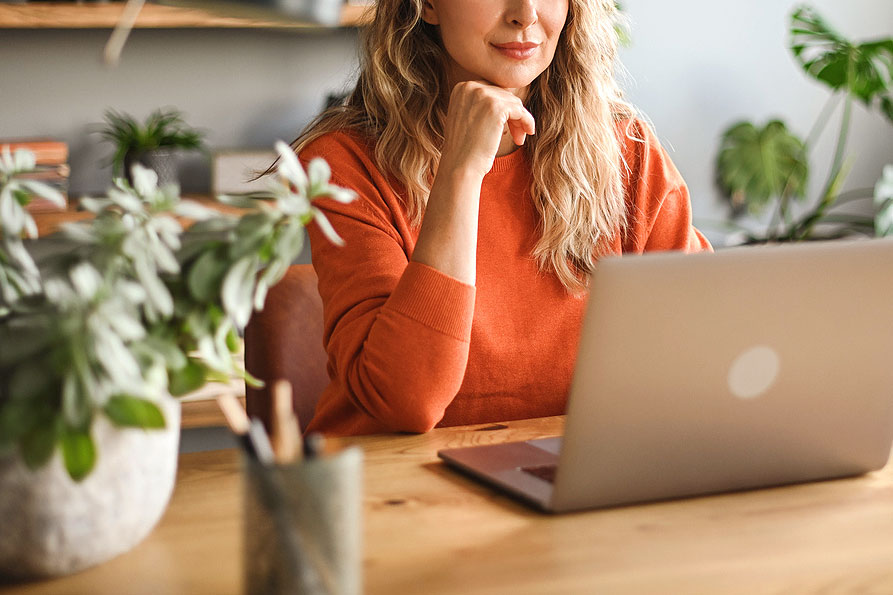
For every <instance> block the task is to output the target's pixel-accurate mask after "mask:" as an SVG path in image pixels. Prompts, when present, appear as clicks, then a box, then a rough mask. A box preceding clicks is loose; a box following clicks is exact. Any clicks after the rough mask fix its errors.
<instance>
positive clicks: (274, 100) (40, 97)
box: [0, 0, 893, 243]
mask: <svg viewBox="0 0 893 595" xmlns="http://www.w3.org/2000/svg"><path fill="white" fill-rule="evenodd" d="M812 4H813V5H814V6H815V7H817V8H818V9H819V11H820V12H821V14H823V15H824V16H825V17H826V18H827V19H828V20H829V21H830V22H831V23H832V24H833V25H834V26H835V27H836V28H838V29H839V30H840V31H841V32H842V33H843V34H844V35H847V36H849V37H853V38H856V39H862V38H867V37H876V36H881V35H891V34H893V2H890V1H889V0H850V1H848V2H839V1H837V0H815V1H814V2H813V3H812ZM624 5H625V7H626V11H627V13H628V14H629V16H630V18H631V19H632V23H633V30H632V37H633V40H632V45H631V46H630V47H629V48H626V49H624V50H623V51H622V59H623V62H624V64H625V66H626V69H627V70H628V71H629V73H630V75H631V77H632V80H631V81H629V83H628V84H627V91H628V95H629V97H630V98H631V100H632V101H633V102H634V103H636V104H637V105H638V106H639V107H640V108H642V109H643V110H644V111H645V112H646V113H647V114H648V116H650V118H651V119H652V121H653V122H654V124H655V126H656V128H657V132H658V135H659V137H660V138H661V140H662V141H663V142H664V143H665V145H666V146H667V147H668V149H670V150H671V155H672V157H673V160H674V161H675V162H676V165H677V166H678V167H679V169H680V170H681V171H682V174H683V175H684V176H685V178H686V180H687V181H688V183H689V186H690V188H691V191H692V200H693V205H694V210H695V216H696V218H697V219H698V220H699V221H705V220H709V219H722V218H723V217H724V214H725V206H724V203H723V202H722V200H721V198H720V196H719V194H718V192H717V191H716V189H715V187H714V183H713V163H714V160H715V155H716V148H717V146H718V142H719V135H720V132H721V131H722V130H724V129H725V128H726V127H727V126H728V125H729V124H731V123H732V122H733V121H736V120H738V119H750V120H753V121H756V122H759V123H764V122H765V121H766V120H768V119H769V118H770V117H781V118H782V119H784V120H785V121H787V122H788V124H789V125H790V126H791V127H792V129H793V130H794V131H796V132H797V133H798V134H800V135H801V136H805V135H806V134H807V132H808V130H809V128H810V126H811V125H812V122H813V121H814V120H815V118H817V117H818V114H819V112H820V110H821V108H822V106H823V105H824V102H825V100H826V98H827V97H828V92H827V91H826V90H825V88H824V87H823V86H821V85H820V84H819V83H817V82H814V81H813V80H811V79H808V78H807V77H806V76H805V75H804V74H802V72H801V71H800V68H799V66H797V65H796V64H795V63H794V61H793V60H792V58H791V56H790V52H789V51H788V50H787V43H788V40H787V28H788V21H789V15H790V13H791V10H792V7H793V6H794V2H791V1H787V0H785V1H781V2H780V1H779V0H751V1H749V2H729V1H728V0H673V1H668V0H626V1H625V2H624ZM107 35H108V32H107V31H24V30H0V137H14V136H33V135H50V136H58V137H61V138H63V139H64V140H67V141H68V142H69V143H70V145H71V150H72V156H71V163H72V180H71V184H72V191H73V193H77V194H79V193H85V192H86V193H96V192H100V191H102V190H103V189H104V188H105V186H106V185H107V183H108V179H109V174H108V171H107V170H104V169H98V168H97V162H98V161H99V160H101V159H102V158H104V157H105V156H107V155H108V153H109V147H108V145H106V144H104V143H101V142H100V140H99V138H98V137H97V136H96V135H94V134H89V130H90V125H91V123H96V122H100V121H101V119H102V111H103V109H104V108H106V107H114V108H116V109H119V110H124V111H129V112H131V113H133V114H134V115H137V116H140V117H142V116H144V115H146V114H147V113H148V112H149V111H151V109H153V108H155V107H158V106H162V105H174V106H177V107H179V108H180V109H181V110H183V111H184V112H186V114H187V118H188V121H189V122H190V123H192V124H193V125H195V126H198V127H202V128H205V129H207V131H208V140H209V142H210V144H211V145H212V146H213V147H215V148H229V147H237V146H240V147H268V146H270V144H271V143H272V141H273V140H274V139H276V138H280V137H281V138H286V139H287V140H290V139H291V138H292V137H293V136H294V134H295V133H296V132H297V131H298V129H299V128H301V127H302V126H303V125H304V124H305V123H306V122H307V121H308V120H309V118H311V117H312V116H313V115H314V114H315V113H316V112H317V111H318V109H319V108H320V106H321V105H322V102H323V99H324V96H325V94H326V92H328V91H332V90H339V89H342V88H343V86H344V85H345V84H346V83H349V82H350V81H351V80H352V77H353V76H354V72H355V69H356V39H357V32H356V31H355V30H340V31H331V32H326V33H298V34H295V33H285V32H275V31H264V30H248V31H228V30H171V31H151V30H136V31H134V32H133V34H132V36H131V39H130V40H129V41H128V44H127V46H126V47H125V50H124V54H123V60H122V63H121V65H120V66H119V67H118V68H117V69H114V70H109V69H106V68H104V67H103V66H101V64H100V62H99V56H100V52H101V50H102V46H103V44H104V43H105V41H106V39H107ZM838 120H839V114H838V116H837V117H836V118H835V119H834V122H832V125H831V126H829V129H828V131H826V133H825V135H824V137H823V138H822V142H821V143H820V145H819V146H818V147H817V150H816V151H815V152H814V154H813V158H814V159H813V168H814V175H813V180H812V182H813V184H812V187H813V190H812V195H813V196H814V195H815V194H816V193H817V192H818V188H817V187H818V186H820V185H821V184H823V183H824V177H823V176H822V175H820V174H821V173H822V171H823V169H824V170H826V169H827V167H828V164H829V163H830V160H831V151H832V149H833V147H831V144H832V142H833V140H834V137H835V134H836V126H837V122H838ZM850 153H851V154H852V155H853V156H855V157H856V158H857V160H856V161H855V164H854V167H853V171H852V174H851V175H850V178H849V181H848V184H847V187H848V188H856V187H867V186H873V185H874V183H875V181H876V180H877V178H878V177H879V176H880V173H881V169H882V167H883V165H884V164H885V163H891V162H893V126H891V125H890V124H888V123H887V122H886V121H885V120H883V119H882V118H881V117H880V116H879V115H876V114H873V115H869V114H868V113H866V111H865V110H864V109H863V108H862V107H861V106H859V107H857V108H856V110H855V116H854V124H853V130H852V137H851V141H850ZM181 173H182V176H183V182H184V189H185V190H196V191H204V190H207V188H208V170H207V166H205V165H204V164H203V163H202V162H201V161H200V160H199V159H197V158H194V159H192V160H191V161H189V162H188V163H187V164H186V168H185V171H183V172H181ZM703 227H704V228H705V231H706V232H707V233H708V235H709V236H710V237H711V239H713V240H714V241H715V242H717V243H719V242H721V234H719V233H717V232H716V231H715V230H713V229H711V228H708V227H706V226H703Z"/></svg>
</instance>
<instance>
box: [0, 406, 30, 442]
mask: <svg viewBox="0 0 893 595" xmlns="http://www.w3.org/2000/svg"><path fill="white" fill-rule="evenodd" d="M38 417H39V414H38V412H37V410H36V409H35V407H34V404H33V403H32V402H31V401H30V400H27V399H4V400H3V401H0V446H7V445H10V444H12V443H14V442H17V441H18V440H19V439H20V438H21V437H22V436H23V435H24V434H26V433H27V432H28V430H30V429H31V428H32V427H33V426H34V425H35V424H36V423H37V421H38Z"/></svg>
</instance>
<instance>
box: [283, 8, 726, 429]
mask: <svg viewBox="0 0 893 595" xmlns="http://www.w3.org/2000/svg"><path fill="white" fill-rule="evenodd" d="M614 10H615V7H614V2H613V0H569V1H568V0H379V2H378V6H377V11H376V17H375V21H374V23H373V24H372V25H371V26H370V28H369V31H368V32H367V37H366V41H365V54H364V59H363V65H362V71H361V74H360V78H359V81H358V84H357V87H356V89H355V90H354V92H353V94H352V95H351V97H350V98H349V100H348V102H347V104H346V105H345V106H341V107H338V108H334V109H332V110H329V111H328V112H326V113H324V114H323V115H322V116H321V117H320V118H319V119H318V120H317V121H316V122H315V123H313V124H312V125H311V126H310V128H309V129H308V131H306V132H305V133H304V134H303V135H302V136H301V137H300V138H299V139H298V140H297V141H295V145H294V146H295V148H296V150H297V151H298V152H299V154H300V156H301V158H302V160H305V161H307V160H309V159H311V158H313V157H323V158H324V159H326V161H328V162H329V164H330V166H331V168H332V171H333V183H335V184H338V185H341V186H345V187H348V188H350V189H352V190H354V191H356V192H357V194H358V199H357V200H356V201H354V202H352V203H349V204H341V203H337V202H335V201H324V202H323V203H321V204H320V206H321V207H322V208H323V210H324V211H325V213H326V215H327V216H328V218H329V220H330V221H331V223H332V225H333V226H334V228H335V229H336V230H337V232H338V233H339V234H340V235H341V236H342V237H343V239H344V242H345V244H344V246H343V247H338V246H334V245H332V244H331V243H330V242H327V241H326V240H325V238H324V237H323V236H322V233H321V231H320V230H318V229H311V231H310V237H311V243H312V246H313V264H314V267H315V268H316V270H317V273H318V275H319V291H320V294H321V296H322V299H323V303H324V306H325V331H324V335H325V343H326V349H327V352H328V355H329V375H330V377H331V383H330V385H329V386H328V388H327V389H326V391H325V392H324V394H323V395H322V397H321V400H320V402H319V404H318V406H317V409H316V415H315V416H314V418H313V420H312V421H311V423H310V427H309V428H308V429H309V430H310V431H313V430H317V431H323V432H325V433H330V434H342V435H343V434H361V433H374V432H387V431H414V432H424V431H427V430H429V429H431V428H433V427H435V426H436V425H459V424H470V423H483V422H491V421H499V420H509V419H521V418H528V417H539V416H547V415H557V414H561V413H563V412H564V411H565V406H566V398H567V393H568V389H569V386H570V380H571V373H572V369H573V365H574V359H575V353H576V347H577V341H578V335H579V332H580V325H581V317H582V312H583V307H584V304H585V297H586V286H587V279H588V275H589V273H591V272H592V271H593V269H594V268H595V266H596V263H597V260H598V258H599V257H601V256H604V255H606V254H619V253H627V252H644V251H648V250H688V251H696V250H705V249H709V244H708V243H707V241H706V240H705V239H704V238H703V236H701V235H700V233H698V232H697V231H696V230H695V229H694V228H693V227H692V226H691V215H690V205H689V199H688V192H687V190H686V187H685V185H684V182H683V181H682V179H681V177H680V175H679V173H678V172H677V171H676V169H675V168H674V167H673V165H672V164H671V162H670V160H669V158H668V157H667V155H666V154H665V153H664V151H663V150H662V149H661V148H660V146H659V144H658V142H657V140H656V139H655V138H654V136H653V134H652V133H651V131H650V130H649V128H648V127H647V126H646V125H644V124H643V123H641V122H640V121H638V120H636V119H635V118H634V110H633V109H632V108H631V107H630V106H629V105H628V104H626V103H625V102H624V101H623V100H622V97H621V93H620V91H619V89H618V87H617V85H616V83H615V82H614V80H613V68H614V56H615V51H616V44H615V33H614V27H613V14H614ZM519 147H520V148H519Z"/></svg>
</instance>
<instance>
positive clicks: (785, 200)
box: [769, 93, 840, 241]
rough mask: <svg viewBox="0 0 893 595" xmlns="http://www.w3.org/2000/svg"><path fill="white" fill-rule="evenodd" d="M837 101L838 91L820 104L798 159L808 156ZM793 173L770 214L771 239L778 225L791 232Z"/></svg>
mask: <svg viewBox="0 0 893 595" xmlns="http://www.w3.org/2000/svg"><path fill="white" fill-rule="evenodd" d="M839 103H840V97H839V94H838V93H832V94H831V95H830V96H829V97H828V99H827V101H825V105H824V106H822V111H821V112H820V113H819V117H818V118H817V119H816V121H815V122H813V124H812V128H810V130H809V134H808V135H807V136H806V141H805V142H804V143H803V148H802V149H801V150H800V153H799V154H798V155H797V159H798V160H800V159H803V158H808V153H809V148H810V147H811V146H812V145H813V143H814V142H816V141H817V140H818V138H819V137H820V136H821V135H822V133H823V132H824V131H825V128H826V127H827V125H828V121H829V120H830V119H831V114H833V113H834V110H836V109H837V105H838V104H839ZM793 175H794V174H793V172H791V173H790V174H789V175H788V179H787V180H786V181H785V189H784V191H783V193H782V196H781V198H779V201H778V209H777V210H776V212H775V214H774V215H773V216H772V221H771V222H770V224H769V239H770V240H772V241H774V240H776V239H778V236H779V229H778V226H779V225H781V226H782V229H783V230H784V236H785V237H789V236H790V235H791V234H792V233H793V228H792V225H791V214H790V211H789V208H790V203H791V196H790V195H791V192H793V189H791V188H790V184H791V178H792V177H793Z"/></svg>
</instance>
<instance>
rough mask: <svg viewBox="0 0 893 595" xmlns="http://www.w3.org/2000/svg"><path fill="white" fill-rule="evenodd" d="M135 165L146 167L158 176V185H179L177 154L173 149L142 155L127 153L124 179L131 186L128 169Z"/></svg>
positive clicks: (158, 150)
mask: <svg viewBox="0 0 893 595" xmlns="http://www.w3.org/2000/svg"><path fill="white" fill-rule="evenodd" d="M135 163H139V164H140V165H142V166H143V167H147V168H149V169H151V170H153V171H154V172H155V173H156V174H158V185H159V186H167V185H169V184H179V183H180V179H179V176H178V174H177V153H176V151H175V150H174V149H156V150H154V151H146V152H144V153H127V154H126V155H125V156H124V177H125V178H127V181H128V182H130V183H131V184H133V179H132V178H131V177H130V169H131V168H132V167H133V165H134V164H135Z"/></svg>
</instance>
